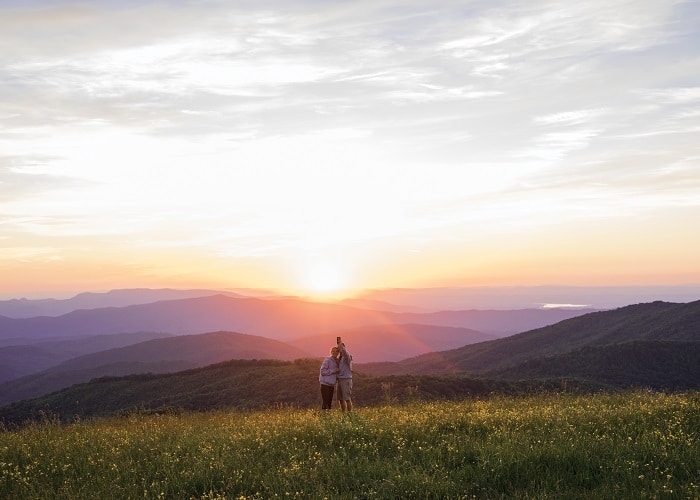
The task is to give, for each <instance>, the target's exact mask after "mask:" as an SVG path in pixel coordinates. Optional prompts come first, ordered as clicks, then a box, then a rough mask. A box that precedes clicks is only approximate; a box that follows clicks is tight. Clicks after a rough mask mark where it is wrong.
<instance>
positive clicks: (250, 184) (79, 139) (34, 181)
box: [0, 0, 700, 255]
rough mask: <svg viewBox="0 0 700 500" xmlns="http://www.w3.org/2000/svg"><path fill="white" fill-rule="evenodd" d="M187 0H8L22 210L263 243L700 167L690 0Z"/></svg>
mask: <svg viewBox="0 0 700 500" xmlns="http://www.w3.org/2000/svg"><path fill="white" fill-rule="evenodd" d="M202 5H203V4H201V3H199V2H158V3H149V2H146V3H144V2H136V1H129V2H93V3H88V4H82V5H78V4H73V3H64V2H40V1H33V2H30V3H25V2H15V3H13V4H8V3H4V4H3V7H2V8H0V10H1V13H2V15H0V129H2V131H3V135H2V136H1V137H0V147H2V151H3V154H4V155H5V157H3V158H2V159H0V186H2V189H3V200H2V202H1V203H2V204H3V205H2V207H0V210H4V211H5V213H6V214H14V215H17V216H21V217H27V218H20V219H15V220H16V221H18V222H17V224H18V226H17V227H20V226H21V227H23V228H24V229H25V230H26V231H27V232H34V233H37V234H46V235H49V236H55V235H57V234H61V233H62V232H63V234H76V235H77V234H90V235H93V236H94V235H96V234H100V233H104V234H107V235H114V234H129V235H131V236H134V235H138V236H137V237H136V236H134V239H135V241H139V242H140V244H142V245H144V246H149V245H151V246H153V245H162V244H167V245H176V244H177V242H178V241H182V242H190V243H191V244H192V245H195V246H197V245H203V246H204V245H215V246H216V245H220V248H221V250H220V252H221V253H223V254H230V253H233V254H241V255H259V254H261V253H269V252H273V251H277V250H278V249H279V248H280V247H289V246H297V247H307V248H312V247H314V248H317V247H318V246H321V245H322V244H323V242H321V241H320V240H321V239H322V237H323V236H324V235H325V237H326V238H328V241H332V242H333V243H334V244H340V243H341V242H347V241H349V240H352V239H353V238H355V240H359V239H362V240H363V241H376V240H377V239H381V238H388V239H390V238H397V239H398V238H399V236H401V237H403V235H409V236H410V237H414V238H415V237H416V235H422V234H426V233H429V234H431V236H433V235H436V234H437V233H439V232H440V231H442V230H444V228H454V227H460V225H464V226H465V227H467V228H469V230H471V231H472V232H473V234H477V233H478V231H480V228H483V227H486V226H489V221H492V222H493V226H494V227H495V226H499V225H501V224H517V223H518V214H522V213H526V214H530V215H533V214H534V215H536V217H535V216H534V215H533V217H531V218H529V221H530V222H528V223H531V224H538V223H542V224H546V222H545V221H547V220H552V219H556V217H559V216H562V217H563V216H571V217H574V216H578V215H577V214H580V213H582V212H583V211H584V207H587V206H594V207H598V208H594V209H592V212H594V213H595V214H596V215H597V216H604V215H605V213H606V211H607V212H611V211H616V210H620V211H621V212H624V213H631V212H634V210H637V209H639V210H642V209H645V208H648V207H654V206H658V205H660V204H664V203H667V204H670V205H675V204H688V203H690V198H691V193H692V190H693V189H696V188H697V183H696V181H695V180H694V179H695V178H697V177H700V176H697V175H696V174H697V173H698V172H697V168H698V167H697V165H698V160H697V159H698V157H699V156H700V152H699V151H698V146H697V145H696V142H697V141H692V137H691V136H693V135H697V131H698V130H699V129H700V128H699V127H700V115H698V114H697V113H694V112H693V111H692V106H693V105H695V104H697V103H698V101H699V100H700V93H699V92H698V88H700V87H698V85H699V84H700V82H698V81H697V60H698V49H697V44H693V43H691V42H692V41H693V36H694V34H695V32H696V26H697V21H698V19H697V17H693V15H692V12H693V9H692V8H691V2H675V1H668V2H667V1H661V2H654V3H653V4H649V5H645V6H644V8H640V7H639V4H638V2H633V1H631V0H616V1H612V2H611V1H603V0H594V1H591V2H583V3H577V4H571V3H561V2H550V1H534V2H527V3H523V2H508V1H506V2H497V3H495V4H494V3H490V2H470V3H466V4H465V3H464V2H457V1H455V2H438V3H436V2H422V1H411V2H399V1H393V0H392V1H389V0H382V1H377V2H362V3H359V4H358V3H348V4H343V3H337V2H333V3H323V2H322V3H319V2H311V1H309V2H295V3H294V4H293V5H290V4H288V3H284V4H283V3H280V2H275V1H264V2H224V1H221V2H218V1H214V2H207V3H206V8H204V7H202ZM6 187H7V188H8V189H9V191H8V192H9V193H11V194H9V195H7V196H6V195H5V194H4V192H5V188H6ZM42 195H43V196H42ZM42 198H43V199H42ZM37 200H38V201H37ZM571 200H574V202H573V203H569V202H570V201H571ZM356 206H359V207H360V208H359V209H355V210H354V211H353V210H352V208H353V207H356ZM630 206H632V207H633V208H634V210H632V209H630V208H629V207H630ZM627 210H630V212H627ZM552 213H554V214H557V215H556V216H552ZM634 213H637V212H634ZM50 214H51V215H54V214H55V216H56V217H59V218H58V219H51V218H50V216H49V215H50ZM30 221H31V222H30ZM159 228H167V229H163V230H162V231H159ZM290 228H291V229H290ZM460 231H463V230H462V229H460ZM149 232H151V233H153V234H154V235H157V236H154V237H153V239H149V237H148V234H149ZM319 235H321V236H319ZM22 247H23V248H24V247H25V246H24V245H22Z"/></svg>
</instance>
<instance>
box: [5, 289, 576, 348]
mask: <svg viewBox="0 0 700 500" xmlns="http://www.w3.org/2000/svg"><path fill="white" fill-rule="evenodd" d="M584 312H586V311H585V310H569V309H524V310H510V311H497V310H464V311H439V312H428V313H410V312H393V311H378V310H372V309H361V308H357V307H351V306H347V305H342V304H334V303H324V302H311V301H306V300H301V299H296V298H278V299H271V298H265V299H262V298H252V297H246V298H239V297H229V296H226V295H221V294H219V295H212V296H204V297H195V298H188V299H179V300H162V301H157V302H152V303H146V304H137V305H130V306H124V307H103V308H97V309H80V310H75V311H71V312H69V313H66V314H63V315H60V316H55V317H51V316H37V317H32V318H10V317H3V316H0V345H13V344H27V343H29V342H32V341H33V340H36V339H47V338H54V337H78V336H84V335H104V334H112V333H124V332H140V331H148V332H162V333H171V334H175V335H184V334H194V333H204V332H211V331H218V330H227V331H236V332H243V333H248V334H251V335H260V336H264V337H268V338H273V339H277V340H289V339H293V338H299V337H306V336H313V335H319V334H323V333H327V332H332V331H335V330H341V329H347V328H357V327H363V326H369V325H383V324H384V325H386V324H425V325H436V326H451V327H458V328H471V329H474V330H478V331H483V332H485V333H491V334H496V335H498V336H505V335H510V334H513V333H517V332H520V331H524V330H528V329H531V328H536V327H539V326H543V325H547V324H553V323H556V322H558V321H561V320H563V319H566V318H571V317H574V316H578V315H581V314H583V313H584Z"/></svg>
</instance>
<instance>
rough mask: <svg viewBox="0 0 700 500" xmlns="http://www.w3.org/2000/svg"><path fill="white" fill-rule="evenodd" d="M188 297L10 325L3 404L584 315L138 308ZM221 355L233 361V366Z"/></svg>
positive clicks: (254, 302) (220, 302) (388, 351)
mask: <svg viewBox="0 0 700 500" xmlns="http://www.w3.org/2000/svg"><path fill="white" fill-rule="evenodd" d="M180 292H182V293H184V294H185V295H190V294H194V295H197V294H201V293H206V291H202V290H188V291H175V290H169V289H166V290H160V291H159V290H141V289H137V290H123V291H112V292H109V293H105V294H80V295H78V296H76V297H74V298H73V299H66V300H65V301H59V302H60V304H61V307H64V308H65V307H68V305H69V304H70V305H72V306H73V307H79V306H90V305H97V304H102V305H104V304H121V303H129V304H130V305H125V306H120V307H117V306H110V307H98V308H94V309H78V310H74V311H70V312H67V313H65V314H62V315H59V316H48V315H45V316H37V317H31V318H18V317H16V318H9V317H0V361H2V364H1V365H0V404H2V403H8V402H12V401H16V400H18V399H24V398H28V397H37V396H40V395H42V394H45V393H47V392H49V391H51V390H57V389H60V388H63V387H67V386H68V385H70V384H72V383H78V382H84V381H87V380H89V379H90V378H94V377H96V376H102V375H126V374H130V373H140V372H154V373H159V372H173V371H177V370H182V369H185V368H194V367H199V366H205V365H207V364H212V363H216V362H219V361H223V360H224V359H249V358H251V357H257V358H260V359H264V358H278V359H289V356H287V355H286V354H280V351H279V350H277V349H269V350H268V349H266V348H265V347H264V346H263V345H262V343H263V340H269V339H272V340H278V341H284V342H285V343H286V350H287V352H290V353H291V352H294V353H295V354H294V355H295V356H296V357H318V356H323V355H325V354H326V353H327V352H328V348H329V346H330V345H331V344H332V343H334V341H335V337H336V336H338V335H341V336H343V338H345V339H347V340H348V342H349V345H351V346H352V348H353V350H354V352H355V355H356V359H359V360H363V361H364V362H378V361H399V360H402V359H405V358H409V357H413V356H417V355H419V354H425V353H428V352H434V351H441V350H445V349H452V348H456V347H461V346H464V345H467V344H471V343H475V342H482V341H485V340H492V339H495V338H499V337H502V336H506V335H510V334H512V333H515V332H517V331H522V330H525V329H529V328H532V327H534V326H541V325H545V324H552V323H556V322H557V321H559V320H561V319H563V318H568V317H572V316H575V315H577V314H582V313H583V311H578V310H576V311H573V310H542V309H539V310H538V309H529V310H514V311H488V310H486V311H482V310H466V311H438V312H424V313H415V312H405V308H401V307H399V308H393V307H392V305H391V304H387V303H383V302H372V303H371V304H370V303H367V302H365V303H364V304H365V305H372V306H373V307H378V308H381V309H383V310H374V309H363V308H359V307H353V306H349V305H347V303H340V304H332V303H319V302H310V301H305V300H301V299H297V298H285V297H264V298H260V297H241V296H239V295H237V294H233V295H224V294H216V295H204V296H195V297H188V298H181V299H173V300H156V301H155V302H147V303H143V304H132V302H134V301H138V300H146V301H149V300H155V299H160V298H163V297H166V298H167V297H172V296H174V295H179V294H180ZM10 302H12V301H10ZM22 303H23V305H24V306H26V309H25V310H30V309H31V307H29V304H28V303H27V301H22ZM49 303H50V304H51V305H52V307H53V306H55V305H56V303H55V302H49ZM354 303H355V304H357V302H354ZM6 305H7V304H6ZM44 305H45V301H39V305H38V306H37V307H44ZM392 309H396V310H392ZM399 311H403V312H399ZM212 332H229V333H231V332H238V333H239V334H241V333H243V334H247V335H248V336H247V337H245V338H246V341H245V342H241V343H239V344H237V345H236V346H235V348H234V349H231V345H230V343H227V342H224V341H223V339H222V337H221V336H219V337H216V336H214V335H213V334H212ZM197 334H206V335H197ZM179 336H188V338H190V339H191V342H190V343H188V344H186V345H185V344H184V343H183V340H181V339H178V338H177V337H179ZM158 338H161V339H162V340H161V341H159V342H156V343H155V344H157V345H159V346H160V354H159V355H155V354H149V355H141V354H140V353H151V352H152V350H151V346H152V345H153V344H154V343H149V342H147V341H151V340H153V339H158ZM127 346H132V347H127ZM176 346H177V347H176ZM119 348H121V349H119ZM203 353H206V355H204V354H203ZM219 353H226V356H227V357H221V356H219ZM251 353H256V354H255V355H251ZM73 358H76V359H73ZM86 360H92V361H91V362H89V363H87V361H86ZM86 363H87V364H86Z"/></svg>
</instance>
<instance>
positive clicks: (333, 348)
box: [330, 346, 338, 354]
mask: <svg viewBox="0 0 700 500" xmlns="http://www.w3.org/2000/svg"><path fill="white" fill-rule="evenodd" d="M337 350H338V348H337V347H336V346H333V347H331V350H330V353H331V354H333V351H337Z"/></svg>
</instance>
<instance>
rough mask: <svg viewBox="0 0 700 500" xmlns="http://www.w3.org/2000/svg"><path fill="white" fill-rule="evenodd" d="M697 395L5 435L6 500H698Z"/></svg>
mask: <svg viewBox="0 0 700 500" xmlns="http://www.w3.org/2000/svg"><path fill="white" fill-rule="evenodd" d="M699 496H700V393H697V392H693V393H684V394H671V395H668V394H660V393H652V392H644V391H639V392H628V393H625V394H599V395H583V396H582V395H569V394H547V395H537V396H527V397H493V398H490V399H487V400H473V401H463V402H440V403H436V402H431V403H421V402H415V403H411V404H407V405H400V406H382V407H373V408H357V410H356V411H355V412H354V413H353V414H352V415H344V414H341V413H340V412H339V411H337V410H332V411H330V412H326V413H322V412H321V411H320V410H295V409H271V410H266V411H255V412H241V411H232V412H224V411H218V412H210V413H189V412H187V413H179V414H164V415H145V414H134V415H128V416H124V417H118V418H110V419H97V420H94V421H85V422H77V423H72V424H67V425H66V424H57V423H52V422H50V421H47V422H44V423H41V424H30V425H27V426H26V427H23V428H20V429H15V430H3V431H2V432H0V498H8V499H10V498H12V499H23V498H36V499H49V498H66V499H80V498H86V499H87V498H90V499H95V498H100V499H110V498H114V499H126V498H205V499H213V498H229V499H234V498H236V499H238V498H275V497H277V498H290V497H300V498H698V497H699Z"/></svg>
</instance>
